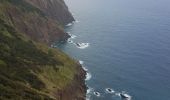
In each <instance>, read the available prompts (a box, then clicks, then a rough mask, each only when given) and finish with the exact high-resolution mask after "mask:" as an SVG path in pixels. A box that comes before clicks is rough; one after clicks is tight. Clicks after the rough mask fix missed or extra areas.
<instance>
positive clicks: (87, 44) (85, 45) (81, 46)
mask: <svg viewBox="0 0 170 100" xmlns="http://www.w3.org/2000/svg"><path fill="white" fill-rule="evenodd" d="M75 45H76V46H77V48H79V49H85V48H87V47H89V43H75Z"/></svg>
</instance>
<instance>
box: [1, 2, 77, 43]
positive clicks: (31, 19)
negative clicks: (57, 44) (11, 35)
mask: <svg viewBox="0 0 170 100" xmlns="http://www.w3.org/2000/svg"><path fill="white" fill-rule="evenodd" d="M7 1H8V2H7ZM2 2H3V3H2ZM0 9H1V14H0V16H1V17H4V19H6V21H7V22H8V23H10V24H12V25H13V26H15V28H16V29H17V30H18V31H20V32H21V33H25V34H26V35H28V36H29V37H30V38H31V39H33V40H34V41H38V42H43V43H46V44H50V43H52V42H54V41H60V40H65V39H66V38H68V37H69V36H68V34H67V33H65V32H64V31H63V28H62V26H63V25H65V24H67V23H69V22H72V21H73V20H74V18H73V17H72V15H71V14H70V12H69V11H68V8H67V6H66V5H65V3H64V2H63V1H62V0H6V1H5V0H1V4H0Z"/></svg>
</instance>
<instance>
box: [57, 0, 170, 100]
mask: <svg viewBox="0 0 170 100" xmlns="http://www.w3.org/2000/svg"><path fill="white" fill-rule="evenodd" d="M65 1H66V3H67V5H68V7H69V9H70V11H71V12H72V14H73V16H74V17H75V19H76V21H75V22H74V23H72V24H68V25H67V26H66V27H65V31H66V32H68V33H69V34H71V35H72V37H71V38H70V39H69V40H68V42H67V43H61V44H60V45H57V47H58V48H60V49H61V50H63V51H64V52H66V53H67V54H68V55H70V56H71V57H73V58H74V59H77V60H80V63H81V64H82V66H83V67H84V68H85V69H86V70H87V72H88V75H87V79H86V84H87V86H88V87H89V89H88V93H87V100H122V98H121V96H120V93H122V92H125V93H126V94H128V95H129V96H130V97H131V98H130V100H170V6H169V4H170V0H140V1H139V0H65ZM108 88H109V89H110V90H112V91H108Z"/></svg>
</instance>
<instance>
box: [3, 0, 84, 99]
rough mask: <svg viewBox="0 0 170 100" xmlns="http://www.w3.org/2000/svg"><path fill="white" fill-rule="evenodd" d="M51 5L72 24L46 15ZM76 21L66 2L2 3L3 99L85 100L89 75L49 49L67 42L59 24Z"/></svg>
mask: <svg viewBox="0 0 170 100" xmlns="http://www.w3.org/2000/svg"><path fill="white" fill-rule="evenodd" d="M34 1H35V2H34ZM41 1H42V2H41ZM47 1H48V2H47ZM37 2H39V3H42V4H43V5H44V6H43V5H41V6H40V5H39V4H38V3H37ZM54 2H55V3H54ZM46 3H47V5H48V6H47V5H46ZM50 3H53V4H55V6H59V5H62V6H59V7H65V8H63V9H64V12H63V13H67V14H68V15H69V16H70V17H68V20H66V21H64V19H63V20H60V19H57V18H58V17H52V16H53V15H52V14H48V13H47V12H46V11H45V10H44V9H45V8H47V9H49V10H50V6H49V5H50ZM53 4H52V5H53ZM53 6H54V5H53ZM53 9H54V8H53ZM57 9H58V10H59V8H57ZM51 10H52V9H51ZM61 10H62V9H61ZM65 11H66V12H65ZM51 12H52V11H51ZM56 14H57V13H56ZM59 14H60V13H59ZM57 16H60V17H62V16H64V15H62V14H61V15H57ZM66 18H67V17H66ZM69 18H70V19H69ZM72 20H73V17H72V16H71V15H70V13H68V9H67V6H65V3H64V2H63V1H62V0H30V1H28V0H27V1H26V0H0V100H85V94H86V86H85V82H84V78H85V74H86V72H85V71H84V70H83V69H82V68H81V65H80V64H79V63H77V62H76V61H75V60H74V59H72V58H70V57H68V56H67V55H66V54H64V53H63V52H61V51H60V50H58V49H53V48H49V47H48V46H47V45H46V44H50V43H52V42H54V41H56V40H64V39H66V38H67V37H68V34H67V33H65V32H64V31H63V28H62V25H61V24H60V23H62V24H66V23H68V22H70V21H72Z"/></svg>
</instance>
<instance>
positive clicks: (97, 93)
mask: <svg viewBox="0 0 170 100" xmlns="http://www.w3.org/2000/svg"><path fill="white" fill-rule="evenodd" d="M93 94H94V95H95V96H97V97H100V96H101V94H100V93H99V92H93Z"/></svg>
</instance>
